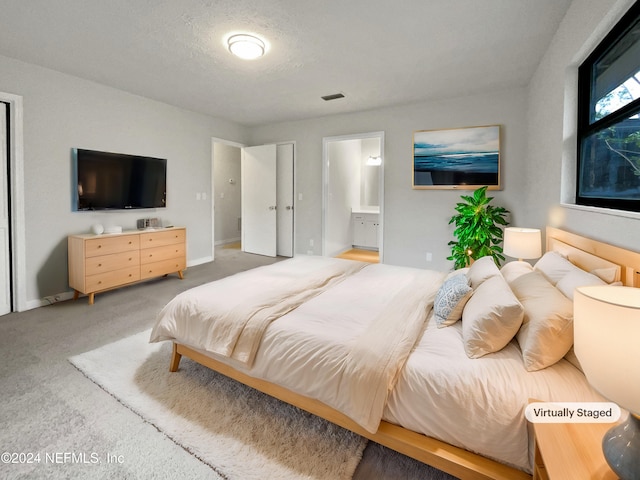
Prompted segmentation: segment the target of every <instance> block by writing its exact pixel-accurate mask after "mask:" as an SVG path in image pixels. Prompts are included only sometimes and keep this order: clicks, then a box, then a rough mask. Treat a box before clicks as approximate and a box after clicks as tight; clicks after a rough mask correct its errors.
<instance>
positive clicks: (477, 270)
mask: <svg viewBox="0 0 640 480" xmlns="http://www.w3.org/2000/svg"><path fill="white" fill-rule="evenodd" d="M494 275H500V270H498V266H497V265H496V262H495V261H494V260H493V257H481V258H479V259H478V260H476V261H475V262H473V263H472V264H471V266H470V267H469V271H468V272H467V277H469V282H470V284H471V288H473V289H474V290H475V289H476V288H478V287H479V286H480V284H481V283H482V282H484V281H485V280H486V279H487V278H490V277H493V276H494Z"/></svg>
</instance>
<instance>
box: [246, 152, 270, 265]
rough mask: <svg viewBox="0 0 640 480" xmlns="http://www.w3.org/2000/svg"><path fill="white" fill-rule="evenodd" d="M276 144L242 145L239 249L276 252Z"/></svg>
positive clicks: (259, 252)
mask: <svg viewBox="0 0 640 480" xmlns="http://www.w3.org/2000/svg"><path fill="white" fill-rule="evenodd" d="M276 158H277V147H276V145H260V146H257V147H245V148H243V149H242V160H241V161H242V166H241V176H242V250H243V251H245V252H248V253H256V254H258V255H266V256H269V257H275V256H276V245H277V224H276V219H277V216H276V192H277V188H276V185H277V184H276Z"/></svg>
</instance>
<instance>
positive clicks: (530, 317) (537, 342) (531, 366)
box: [510, 271, 573, 372]
mask: <svg viewBox="0 0 640 480" xmlns="http://www.w3.org/2000/svg"><path fill="white" fill-rule="evenodd" d="M510 286H511V288H512V290H513V293H515V295H516V297H518V300H520V302H521V303H522V305H523V306H524V320H523V322H522V326H521V327H520V330H519V331H518V334H517V335H516V338H517V340H518V343H519V344H520V350H522V359H523V360H524V365H525V368H526V369H527V371H530V372H532V371H535V370H541V369H543V368H546V367H548V366H550V365H553V364H554V363H556V362H557V361H558V360H560V359H561V358H562V357H564V356H565V355H566V354H567V352H568V351H569V349H570V348H571V346H572V345H573V302H571V300H569V299H568V298H567V297H565V296H564V295H563V294H562V293H560V290H558V289H557V288H555V287H554V286H553V285H551V283H550V282H549V281H548V280H547V279H546V278H545V277H544V275H542V273H540V272H535V271H534V272H531V273H528V274H526V275H523V276H521V277H518V278H517V279H515V280H514V281H513V282H512V283H511V285H510Z"/></svg>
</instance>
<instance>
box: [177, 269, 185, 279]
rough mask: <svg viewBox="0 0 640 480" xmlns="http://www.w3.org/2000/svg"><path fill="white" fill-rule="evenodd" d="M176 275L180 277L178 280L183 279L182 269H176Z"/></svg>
mask: <svg viewBox="0 0 640 480" xmlns="http://www.w3.org/2000/svg"><path fill="white" fill-rule="evenodd" d="M178 277H180V280H184V275H183V274H182V270H178Z"/></svg>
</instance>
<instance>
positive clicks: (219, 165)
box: [211, 138, 295, 257]
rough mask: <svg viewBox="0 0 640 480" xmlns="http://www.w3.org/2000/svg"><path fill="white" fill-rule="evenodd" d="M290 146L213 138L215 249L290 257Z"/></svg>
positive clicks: (291, 207) (291, 165)
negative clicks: (233, 249) (239, 142)
mask: <svg viewBox="0 0 640 480" xmlns="http://www.w3.org/2000/svg"><path fill="white" fill-rule="evenodd" d="M294 150H295V144H294V143H293V142H285V143H278V144H270V145H261V146H257V147H247V146H245V145H242V144H238V143H234V142H229V141H226V140H222V139H217V138H214V139H212V169H211V171H212V199H213V200H212V203H213V205H212V210H213V212H214V213H213V217H214V218H213V221H212V228H213V232H212V237H213V239H214V241H213V250H215V247H216V246H221V245H222V246H224V247H225V248H237V249H240V250H242V251H245V252H248V253H255V254H259V255H267V256H276V255H278V256H284V257H292V256H293V251H294V250H293V229H294V212H293V190H294V164H295V161H294ZM213 255H215V253H214V254H213Z"/></svg>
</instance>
